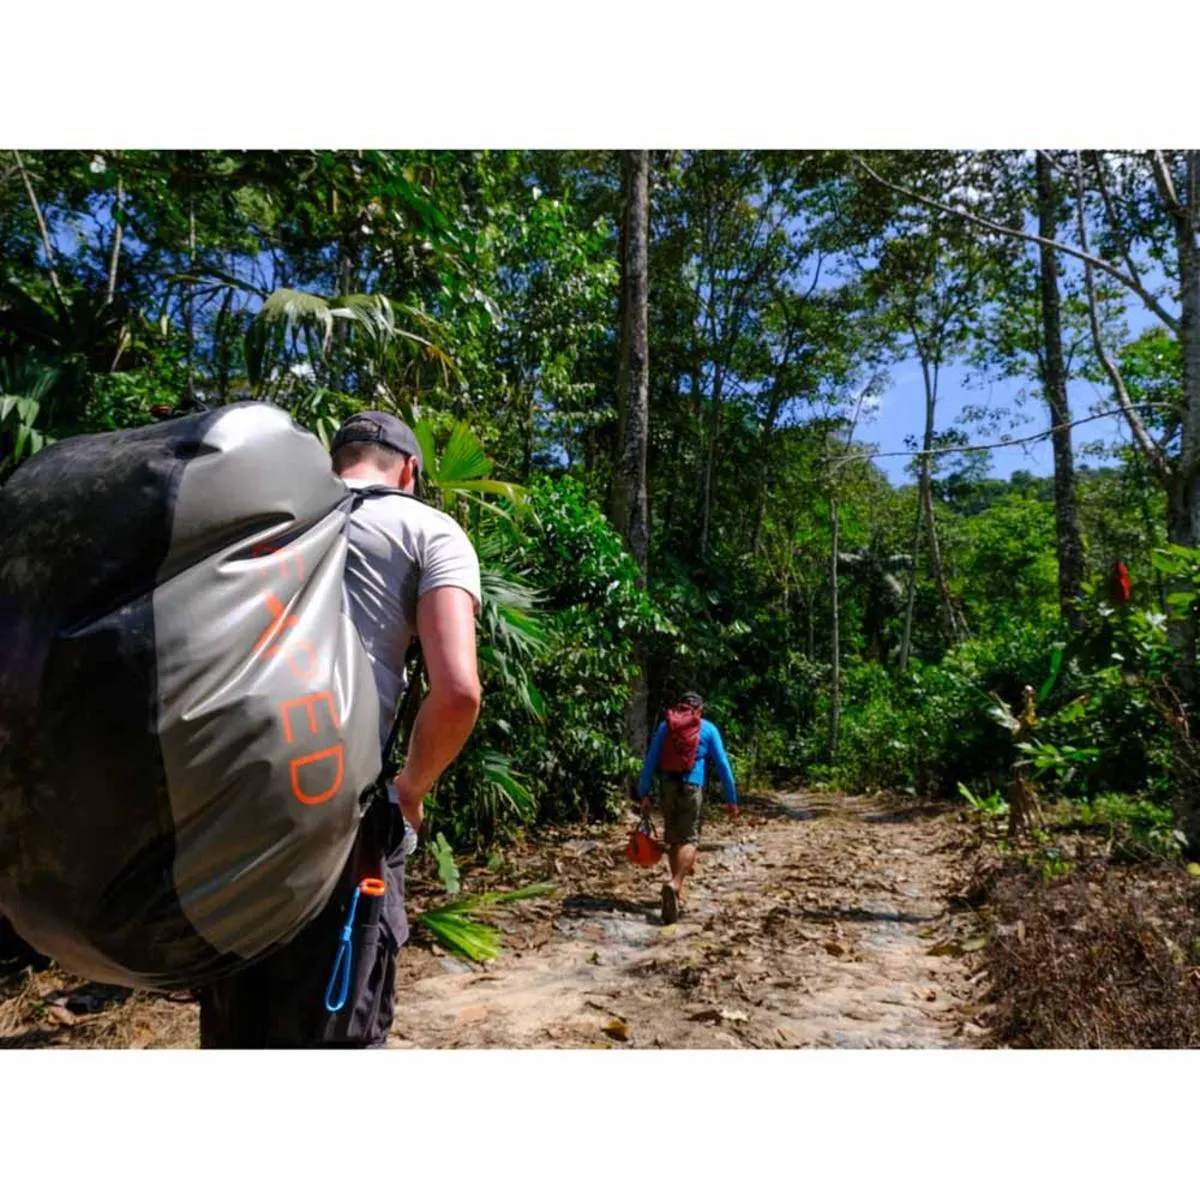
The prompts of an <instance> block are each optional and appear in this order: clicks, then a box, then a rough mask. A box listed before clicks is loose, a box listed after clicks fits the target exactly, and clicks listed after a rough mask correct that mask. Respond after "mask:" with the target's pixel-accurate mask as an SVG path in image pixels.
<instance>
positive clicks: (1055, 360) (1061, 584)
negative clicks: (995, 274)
mask: <svg viewBox="0 0 1200 1200" xmlns="http://www.w3.org/2000/svg"><path fill="white" fill-rule="evenodd" d="M1037 208H1038V234H1039V236H1041V237H1043V238H1046V239H1047V240H1048V241H1056V240H1057V238H1058V222H1057V219H1056V217H1055V211H1054V210H1055V195H1054V184H1053V176H1052V174H1051V167H1050V163H1049V160H1048V159H1047V158H1046V157H1045V156H1044V155H1041V154H1039V155H1037ZM1039 259H1040V268H1041V270H1040V276H1041V279H1040V282H1041V293H1042V337H1043V340H1044V342H1045V355H1044V356H1043V359H1042V391H1043V393H1044V394H1045V397H1046V405H1047V407H1048V408H1049V410H1050V425H1051V428H1052V429H1053V430H1054V432H1053V433H1052V434H1051V444H1052V446H1053V448H1054V524H1055V534H1056V539H1057V546H1058V605H1059V609H1060V611H1061V612H1062V615H1063V616H1064V617H1065V618H1066V620H1067V622H1068V623H1069V624H1070V625H1071V627H1072V628H1078V625H1079V609H1078V602H1079V596H1080V594H1081V591H1082V587H1083V577H1084V557H1083V537H1082V535H1081V534H1080V532H1079V510H1078V507H1077V504H1076V487H1075V459H1074V454H1073V452H1072V449H1071V431H1070V429H1067V428H1065V426H1066V425H1068V424H1069V423H1070V420H1071V409H1070V405H1069V404H1068V402H1067V371H1066V366H1065V363H1064V361H1063V348H1062V311H1061V306H1060V303H1059V291H1058V260H1057V256H1056V255H1055V253H1054V251H1053V250H1051V249H1050V247H1049V246H1047V245H1045V244H1042V245H1041V246H1039Z"/></svg>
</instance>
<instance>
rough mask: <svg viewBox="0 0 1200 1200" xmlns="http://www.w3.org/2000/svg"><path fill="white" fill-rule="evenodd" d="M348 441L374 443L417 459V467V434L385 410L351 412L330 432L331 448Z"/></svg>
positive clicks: (418, 445) (419, 465) (418, 452)
mask: <svg viewBox="0 0 1200 1200" xmlns="http://www.w3.org/2000/svg"><path fill="white" fill-rule="evenodd" d="M349 442H374V443H376V444H377V445H380V446H387V447H388V449H389V450H395V451H397V452H398V453H400V454H407V455H409V456H410V457H412V458H415V459H416V460H417V470H418V471H419V470H420V469H421V446H420V444H419V443H418V442H417V435H416V434H415V433H413V431H412V430H411V429H409V427H408V426H407V425H405V423H404V422H403V421H402V420H400V418H399V417H394V416H392V414H391V413H385V412H360V413H355V414H354V416H352V417H351V418H350V419H349V420H347V421H346V422H344V423H343V425H342V427H341V429H339V430H338V431H337V433H335V434H334V435H333V449H334V450H336V449H337V448H338V447H339V446H345V445H346V444H347V443H349Z"/></svg>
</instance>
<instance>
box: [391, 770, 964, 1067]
mask: <svg viewBox="0 0 1200 1200" xmlns="http://www.w3.org/2000/svg"><path fill="white" fill-rule="evenodd" d="M746 808H747V810H748V811H744V812H743V814H742V815H741V816H740V817H739V818H738V819H737V820H736V821H732V820H730V819H728V818H724V817H723V814H719V815H717V816H716V817H715V818H713V819H710V821H709V823H708V825H707V826H706V828H705V829H704V831H703V834H702V839H703V840H702V842H701V854H700V865H699V868H698V870H697V874H696V876H695V877H694V878H693V881H692V887H691V889H690V891H689V893H688V895H687V908H686V910H685V913H684V915H683V917H682V919H681V920H680V922H679V923H678V924H677V925H674V926H665V927H664V926H663V925H661V923H660V921H659V917H658V911H657V903H656V901H657V892H658V886H659V884H660V882H661V878H660V875H659V872H658V871H645V870H637V869H635V868H633V867H631V866H629V865H628V864H627V863H626V862H625V860H624V859H623V858H622V857H621V846H622V843H623V838H624V831H623V830H620V829H618V830H613V831H611V832H606V833H605V834H603V835H601V836H599V837H592V838H575V839H571V840H568V841H564V842H563V843H561V844H560V845H559V846H557V847H555V848H554V850H553V851H552V852H550V854H549V860H550V861H548V862H547V863H546V864H545V866H546V867H547V868H548V870H547V872H546V873H547V874H551V877H552V878H554V880H555V882H556V883H557V884H558V885H559V888H560V890H559V892H558V894H557V895H556V896H555V897H554V898H552V899H550V900H547V901H540V902H537V903H535V904H534V903H531V904H528V905H524V906H522V909H521V910H520V911H514V912H512V913H505V914H504V916H503V917H502V918H501V920H502V921H503V923H504V924H505V927H506V929H507V931H508V936H507V937H506V939H505V940H506V945H507V946H508V947H509V952H508V953H506V954H505V956H504V957H503V958H502V959H501V960H499V961H498V962H497V963H496V964H494V965H492V966H490V967H489V968H487V969H486V970H480V969H476V968H470V967H467V966H466V965H465V964H463V963H460V962H458V961H457V960H455V959H453V958H450V957H448V956H441V955H439V954H437V953H435V952H431V951H430V950H429V949H420V948H417V949H415V950H414V952H413V953H411V954H409V955H407V956H406V958H405V963H404V970H403V976H404V983H405V986H404V987H403V988H402V992H401V995H402V1001H401V1006H400V1009H399V1016H398V1019H397V1023H396V1027H395V1033H394V1035H393V1038H392V1043H393V1044H394V1045H395V1046H397V1047H403V1046H422V1047H435V1046H514V1047H516V1046H589V1045H597V1046H598V1045H614V1044H626V1045H630V1046H634V1047H695V1048H700V1047H718V1046H760V1047H791V1046H837V1047H871V1046H880V1047H951V1046H961V1045H969V1044H971V1043H972V1042H973V1041H975V1040H976V1037H977V1036H978V1035H979V1034H982V1033H983V1032H984V1031H983V1030H982V1029H981V1028H980V1027H979V1026H977V1025H975V1024H973V1022H972V1020H971V1018H972V1017H973V1016H974V1015H976V1014H977V1012H978V1005H977V1004H976V1003H975V1001H976V998H977V996H978V993H979V991H980V988H979V986H978V983H979V981H978V980H972V979H971V971H972V969H973V967H972V962H973V960H974V959H975V957H976V956H975V955H973V954H971V953H970V952H969V951H968V952H966V953H964V951H963V942H964V940H965V942H966V945H967V946H968V947H969V946H971V945H972V942H971V940H970V935H971V933H972V922H971V919H970V915H969V913H968V914H961V913H957V914H956V913H955V912H954V911H952V906H951V905H950V903H949V900H950V897H951V896H952V894H953V893H954V891H955V890H956V889H957V887H958V886H959V884H960V881H961V877H962V875H963V855H964V853H969V851H970V847H969V844H968V839H966V838H965V837H964V836H963V834H962V832H961V827H960V826H958V825H956V824H954V823H953V822H952V821H951V820H949V819H947V818H946V817H945V816H939V815H937V814H936V813H933V812H930V811H929V810H925V809H912V808H909V809H907V810H905V809H903V808H895V807H891V806H888V805H885V804H884V803H882V802H873V801H867V800H864V799H861V798H850V797H827V796H826V797H822V796H817V795H812V794H803V793H796V794H791V795H776V796H774V797H771V798H769V799H759V800H752V801H751V802H750V803H749V804H748V805H747V806H746Z"/></svg>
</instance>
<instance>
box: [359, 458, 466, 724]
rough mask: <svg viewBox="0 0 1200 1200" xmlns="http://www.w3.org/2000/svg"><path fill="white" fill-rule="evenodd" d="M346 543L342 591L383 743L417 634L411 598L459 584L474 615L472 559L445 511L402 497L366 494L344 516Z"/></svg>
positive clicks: (418, 597)
mask: <svg viewBox="0 0 1200 1200" xmlns="http://www.w3.org/2000/svg"><path fill="white" fill-rule="evenodd" d="M342 482H343V483H345V484H346V486H347V487H351V488H362V487H368V486H370V485H369V484H367V483H366V482H360V481H359V480H351V479H345V480H343V481H342ZM349 543H350V544H349V551H348V553H347V556H346V573H345V579H344V583H343V594H344V596H345V604H346V611H347V613H348V614H349V616H350V619H351V620H352V621H353V622H354V627H355V629H357V630H358V634H359V637H361V638H362V642H363V645H364V646H365V647H366V651H367V656H368V657H369V658H370V660H371V669H372V671H373V672H374V675H375V690H376V692H377V694H378V696H379V740H380V744H381V745H382V744H383V742H385V741H386V740H387V735H388V731H389V730H390V729H391V725H392V719H393V717H394V716H395V711H396V705H397V704H398V703H399V701H400V696H401V695H402V693H403V691H404V683H405V680H404V657H405V655H406V654H407V653H408V647H409V643H410V642H411V641H412V639H413V638H414V637H415V636H416V631H417V601H418V600H419V599H420V598H421V597H422V596H424V595H425V593H426V592H430V591H432V590H433V589H434V588H440V587H457V588H462V590H463V591H465V592H468V593H469V594H470V595H471V597H472V599H473V600H474V602H475V613H476V615H477V616H478V614H479V606H480V591H479V559H478V557H477V556H476V554H475V547H474V546H472V545H471V542H470V539H469V538H468V537H467V535H466V534H465V533H464V532H463V531H462V529H461V527H460V526H459V525H458V523H457V522H456V521H455V520H454V519H453V518H452V517H448V516H447V515H446V514H445V513H443V512H438V510H437V509H435V508H430V507H429V505H427V504H422V503H421V502H420V501H419V500H416V499H413V498H412V497H409V496H389V495H382V496H367V497H366V498H365V499H364V500H363V501H362V502H361V503H360V504H359V506H358V507H357V508H356V509H355V510H354V512H353V513H352V514H351V517H350V532H349Z"/></svg>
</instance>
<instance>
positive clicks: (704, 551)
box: [700, 363, 725, 559]
mask: <svg viewBox="0 0 1200 1200" xmlns="http://www.w3.org/2000/svg"><path fill="white" fill-rule="evenodd" d="M724 384H725V365H724V364H723V363H717V364H716V366H715V367H714V368H713V394H712V415H711V416H710V417H709V421H708V444H707V446H706V447H705V450H704V483H703V486H702V488H701V493H700V557H701V559H707V558H708V538H709V530H710V528H711V524H712V484H713V470H714V468H715V467H716V461H717V445H718V443H719V441H720V438H721V392H722V390H723V388H724Z"/></svg>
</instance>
